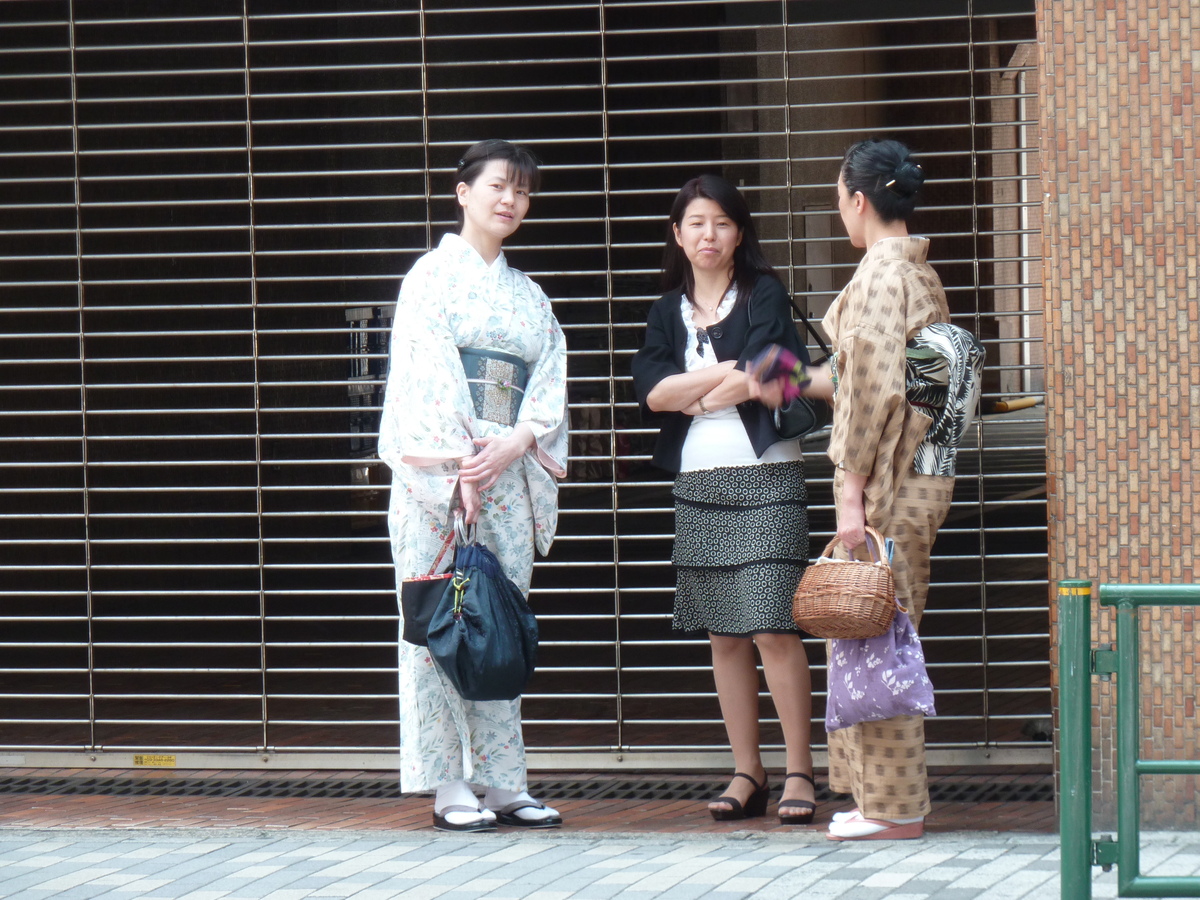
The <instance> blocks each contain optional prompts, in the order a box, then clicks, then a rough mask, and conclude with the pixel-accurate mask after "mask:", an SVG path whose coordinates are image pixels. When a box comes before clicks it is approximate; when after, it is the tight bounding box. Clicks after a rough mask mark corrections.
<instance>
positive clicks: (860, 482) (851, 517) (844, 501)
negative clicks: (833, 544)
mask: <svg viewBox="0 0 1200 900" xmlns="http://www.w3.org/2000/svg"><path fill="white" fill-rule="evenodd" d="M866 486H867V478H866V476H865V475H855V474H854V473H853V472H844V474H843V475H842V493H841V497H840V498H839V499H838V505H837V523H838V529H837V536H838V540H839V541H841V542H842V544H843V546H845V548H846V549H847V550H849V551H850V554H851V556H853V554H854V548H855V547H857V546H859V545H860V544H862V543H864V542H865V541H866V540H867V514H866V510H865V507H864V505H863V489H864V488H865V487H866Z"/></svg>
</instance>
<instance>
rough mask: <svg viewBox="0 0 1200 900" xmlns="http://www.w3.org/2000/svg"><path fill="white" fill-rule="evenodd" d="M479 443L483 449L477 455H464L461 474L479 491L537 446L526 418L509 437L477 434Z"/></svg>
mask: <svg viewBox="0 0 1200 900" xmlns="http://www.w3.org/2000/svg"><path fill="white" fill-rule="evenodd" d="M475 443H476V444H478V445H479V447H480V450H479V452H478V453H476V454H475V455H474V456H468V457H466V458H464V459H463V461H462V462H461V463H460V464H459V469H458V477H459V480H460V481H462V483H463V485H464V486H465V487H471V488H473V489H474V490H475V491H476V492H478V491H480V490H485V491H486V490H487V489H488V488H490V487H491V486H492V485H494V484H495V483H496V480H497V479H498V478H499V477H500V475H501V474H502V473H503V472H504V470H505V469H507V468H508V467H509V466H511V465H512V464H513V463H514V462H516V461H517V460H518V459H520V458H521V457H522V456H524V455H525V451H526V450H528V449H529V448H530V447H532V446H533V444H534V437H533V432H532V431H531V430H530V428H529V426H528V425H526V424H525V423H523V422H522V423H521V424H520V425H518V426H517V427H516V428H514V429H513V430H512V434H510V435H508V436H507V437H482V438H476V439H475ZM465 493H466V491H465V490H464V495H465ZM464 501H465V496H464Z"/></svg>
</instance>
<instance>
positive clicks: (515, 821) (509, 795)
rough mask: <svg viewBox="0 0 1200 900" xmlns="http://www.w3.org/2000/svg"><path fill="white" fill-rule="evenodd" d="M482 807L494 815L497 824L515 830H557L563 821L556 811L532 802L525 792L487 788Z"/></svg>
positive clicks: (534, 801) (537, 802) (542, 804)
mask: <svg viewBox="0 0 1200 900" xmlns="http://www.w3.org/2000/svg"><path fill="white" fill-rule="evenodd" d="M483 805H484V807H485V808H486V809H488V810H489V811H491V812H493V813H495V815H496V821H497V822H498V823H500V824H501V825H509V826H513V827H516V828H557V827H558V826H559V825H561V824H562V821H563V820H562V816H560V815H559V814H558V810H557V809H554V808H553V807H550V806H547V805H546V804H545V803H541V802H539V801H537V800H534V799H533V798H532V797H531V796H529V792H528V791H525V790H520V791H505V790H501V789H500V788H488V789H487V794H485V795H484V798H483Z"/></svg>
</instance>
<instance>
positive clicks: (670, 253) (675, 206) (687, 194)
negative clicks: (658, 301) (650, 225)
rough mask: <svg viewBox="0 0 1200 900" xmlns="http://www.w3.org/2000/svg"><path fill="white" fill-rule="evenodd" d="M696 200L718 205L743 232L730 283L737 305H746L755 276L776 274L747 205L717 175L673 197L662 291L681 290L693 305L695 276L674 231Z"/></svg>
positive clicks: (693, 183)
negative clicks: (765, 254)
mask: <svg viewBox="0 0 1200 900" xmlns="http://www.w3.org/2000/svg"><path fill="white" fill-rule="evenodd" d="M698 198H703V199H705V200H711V201H712V202H713V203H715V204H717V206H719V207H721V210H722V211H723V212H724V213H725V215H727V216H728V217H729V218H731V219H732V220H733V222H734V224H735V225H737V227H738V228H740V229H741V231H742V242H741V243H740V244H739V245H738V246H737V248H736V249H735V250H734V251H733V282H734V284H736V285H737V302H738V303H739V304H742V303H746V302H747V301H748V300H749V299H750V292H751V291H753V290H754V282H755V281H757V280H758V276H759V275H760V274H763V273H766V274H770V275H773V274H775V270H774V269H772V268H771V264H770V263H769V262H767V258H766V257H765V256H764V255H763V252H762V247H761V246H759V243H758V232H757V231H755V230H754V220H753V219H751V218H750V207H748V206H747V205H746V198H745V197H743V196H742V194H741V192H740V191H739V190H738V189H737V188H735V187H734V186H733V185H732V184H730V183H729V182H728V181H726V180H725V179H724V178H722V177H721V176H720V175H698V176H697V177H695V178H693V179H692V180H691V181H689V182H688V183H687V184H685V185H684V186H683V187H682V188H681V189H680V191H679V193H678V194H676V195H675V202H674V203H672V204H671V216H670V219H669V220H668V222H667V245H666V249H665V250H664V251H663V271H662V289H663V290H664V291H673V290H675V289H676V288H682V289H683V292H684V294H686V295H687V297H688V299H689V300H691V301H692V302H693V303H695V302H696V276H695V275H694V274H693V273H692V263H691V261H690V260H689V259H688V258H687V256H685V255H684V252H683V248H682V247H680V246H679V244H678V243H677V242H676V241H675V230H674V229H675V226H677V225H679V224H680V223H681V222H682V221H683V215H684V213H685V212H687V208H688V204H690V203H691V202H692V201H693V200H696V199H698Z"/></svg>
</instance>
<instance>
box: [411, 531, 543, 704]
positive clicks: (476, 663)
mask: <svg viewBox="0 0 1200 900" xmlns="http://www.w3.org/2000/svg"><path fill="white" fill-rule="evenodd" d="M537 647H538V624H537V619H536V618H534V615H533V611H532V610H531V609H530V608H529V604H528V603H527V602H526V601H525V597H524V595H523V594H522V593H521V591H520V589H519V588H518V587H517V586H516V585H515V584H513V583H512V581H511V580H509V578H508V576H506V575H505V574H504V572H503V570H502V569H501V568H500V561H499V560H498V559H496V555H495V554H494V553H492V551H491V550H489V549H488V548H487V547H485V546H483V545H482V544H468V545H467V546H465V547H461V548H459V550H458V555H457V557H456V558H455V561H454V578H453V579H452V580H451V586H450V587H448V588H447V589H446V592H445V594H443V595H442V599H441V602H439V603H438V606H437V609H436V610H434V613H433V618H432V619H430V621H429V655H430V656H432V657H433V659H434V660H435V661H436V662H437V664H438V665H439V666H440V667H441V669H442V671H443V672H444V673H445V675H446V677H447V678H449V679H450V683H451V684H453V685H454V687H455V688H456V689H457V690H458V692H459V694H461V695H462V696H463V698H464V699H467V700H515V699H516V698H517V697H519V696H521V692H522V691H524V690H525V685H526V684H528V682H529V679H530V677H531V676H532V675H533V670H534V667H535V666H536V664H537Z"/></svg>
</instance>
